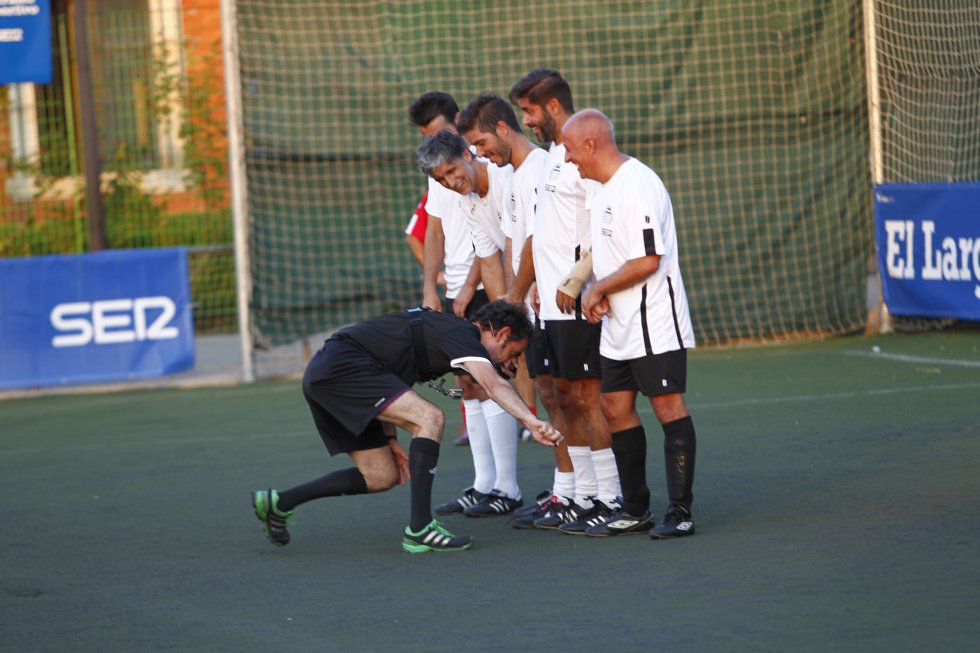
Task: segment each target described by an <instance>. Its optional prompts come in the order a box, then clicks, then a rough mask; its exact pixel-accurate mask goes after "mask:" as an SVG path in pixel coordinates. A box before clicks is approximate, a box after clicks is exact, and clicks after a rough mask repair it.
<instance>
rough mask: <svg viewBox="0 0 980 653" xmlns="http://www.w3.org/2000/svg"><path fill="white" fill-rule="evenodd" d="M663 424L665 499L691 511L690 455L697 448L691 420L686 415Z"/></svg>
mask: <svg viewBox="0 0 980 653" xmlns="http://www.w3.org/2000/svg"><path fill="white" fill-rule="evenodd" d="M663 427H664V464H665V466H666V471H667V498H668V499H670V505H672V506H679V507H681V508H683V509H684V511H685V512H687V514H691V503H692V502H693V501H694V492H693V488H694V458H695V455H696V454H697V450H698V441H697V437H696V436H695V434H694V421H693V420H692V419H691V417H690V416H688V417H682V418H681V419H678V420H674V421H673V422H668V423H666V424H664V425H663Z"/></svg>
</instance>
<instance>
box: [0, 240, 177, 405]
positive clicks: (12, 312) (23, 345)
mask: <svg viewBox="0 0 980 653" xmlns="http://www.w3.org/2000/svg"><path fill="white" fill-rule="evenodd" d="M193 365H194V326H193V321H192V319H191V299H190V284H189V282H188V273H187V250H186V249H183V248H173V249H141V250H114V251H109V252H98V253H92V254H79V255H71V256H37V257H32V258H16V259H0V389H12V388H30V387H43V386H54V385H65V384H72V383H92V382H105V381H119V380H125V379H139V378H146V377H152V376H160V375H163V374H169V373H171V372H178V371H181V370H186V369H188V368H190V367H192V366H193Z"/></svg>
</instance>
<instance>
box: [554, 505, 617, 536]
mask: <svg viewBox="0 0 980 653" xmlns="http://www.w3.org/2000/svg"><path fill="white" fill-rule="evenodd" d="M618 508H619V506H616V507H610V506H607V505H606V504H604V503H603V502H602V501H599V500H598V499H593V500H592V507H591V508H589V509H588V510H586V511H585V512H583V513H582V514H581V515H579V518H578V519H576V520H575V521H572V522H567V523H564V524H562V525H561V526H559V527H558V530H560V531H561V532H562V533H570V534H572V535H585V529H587V528H589V527H590V526H598V525H599V524H605V523H606V521H607V520H608V519H609V517H610V516H611V515H612V514H613V513H614V512H616V510H617V509H618Z"/></svg>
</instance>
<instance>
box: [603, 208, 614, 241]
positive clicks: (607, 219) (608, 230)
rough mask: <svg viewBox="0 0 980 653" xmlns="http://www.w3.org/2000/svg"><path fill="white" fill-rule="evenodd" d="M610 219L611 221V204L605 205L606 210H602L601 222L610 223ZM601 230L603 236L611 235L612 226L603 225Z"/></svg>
mask: <svg viewBox="0 0 980 653" xmlns="http://www.w3.org/2000/svg"><path fill="white" fill-rule="evenodd" d="M612 221H613V215H612V207H611V206H607V207H606V210H605V211H603V212H602V224H603V225H612ZM601 231H602V235H603V236H612V228H611V227H608V226H603V227H602V230H601Z"/></svg>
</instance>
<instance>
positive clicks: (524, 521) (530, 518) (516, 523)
mask: <svg viewBox="0 0 980 653" xmlns="http://www.w3.org/2000/svg"><path fill="white" fill-rule="evenodd" d="M567 506H568V500H567V499H561V498H559V497H558V496H556V495H550V496H549V497H548V498H547V499H545V501H543V502H542V503H535V505H533V506H526V507H524V508H521V509H520V510H518V511H517V513H515V516H514V518H513V519H511V520H510V525H511V526H512V527H513V528H534V522H535V520H537V519H540V518H541V517H544V516H546V515H549V514H551V513H552V512H553V511H555V510H564V509H565V508H566V507H567ZM528 509H530V510H529V511H528V512H524V513H521V511H522V510H528ZM518 513H521V514H518Z"/></svg>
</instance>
